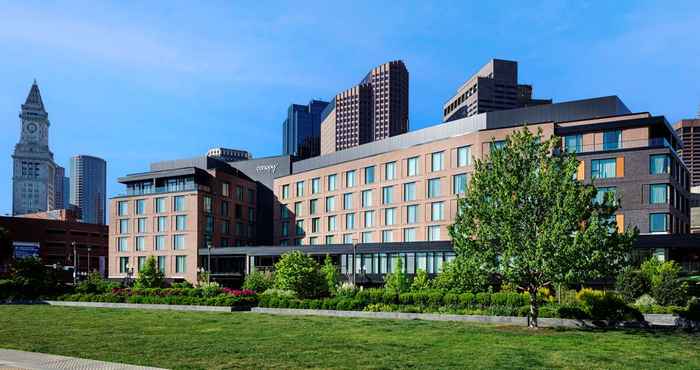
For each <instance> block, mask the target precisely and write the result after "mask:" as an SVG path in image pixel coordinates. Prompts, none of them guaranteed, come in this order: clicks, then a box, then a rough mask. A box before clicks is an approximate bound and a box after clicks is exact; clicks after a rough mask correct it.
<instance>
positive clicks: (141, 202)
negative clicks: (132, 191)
mask: <svg viewBox="0 0 700 370" xmlns="http://www.w3.org/2000/svg"><path fill="white" fill-rule="evenodd" d="M135 208H136V214H137V215H142V214H144V213H146V200H145V199H137V200H136V207H135Z"/></svg>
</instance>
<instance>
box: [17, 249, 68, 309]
mask: <svg viewBox="0 0 700 370" xmlns="http://www.w3.org/2000/svg"><path fill="white" fill-rule="evenodd" d="M10 280H11V281H12V285H11V286H12V289H13V290H14V293H13V294H12V295H11V298H21V299H35V298H39V297H40V296H46V295H52V294H55V293H56V292H58V291H59V290H60V285H59V283H58V280H57V279H56V276H55V273H54V271H53V270H49V269H47V268H46V267H45V266H44V264H43V263H41V260H39V258H35V257H29V258H22V259H18V260H15V262H14V264H13V265H12V267H11V268H10ZM6 284H7V283H6ZM8 286H9V285H8Z"/></svg>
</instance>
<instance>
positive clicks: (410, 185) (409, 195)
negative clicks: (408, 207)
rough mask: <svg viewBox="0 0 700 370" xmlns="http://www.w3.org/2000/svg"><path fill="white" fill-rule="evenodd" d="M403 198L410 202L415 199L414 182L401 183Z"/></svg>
mask: <svg viewBox="0 0 700 370" xmlns="http://www.w3.org/2000/svg"><path fill="white" fill-rule="evenodd" d="M403 200H404V201H405V202H410V201H412V200H416V183H415V182H407V183H405V184H403Z"/></svg>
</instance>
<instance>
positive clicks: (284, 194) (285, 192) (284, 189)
mask: <svg viewBox="0 0 700 370" xmlns="http://www.w3.org/2000/svg"><path fill="white" fill-rule="evenodd" d="M282 199H289V184H285V185H282Z"/></svg>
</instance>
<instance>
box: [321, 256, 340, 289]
mask: <svg viewBox="0 0 700 370" xmlns="http://www.w3.org/2000/svg"><path fill="white" fill-rule="evenodd" d="M321 274H323V278H324V279H325V280H326V286H327V287H328V288H327V290H328V292H330V293H333V292H335V289H336V285H338V281H339V279H340V278H339V274H338V268H336V267H335V265H333V259H332V258H331V256H330V255H328V254H327V255H326V259H325V260H324V261H323V267H321Z"/></svg>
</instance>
